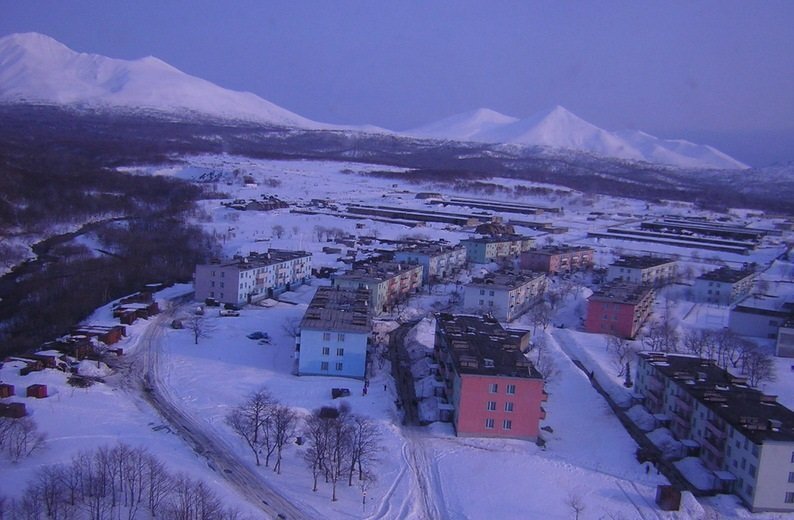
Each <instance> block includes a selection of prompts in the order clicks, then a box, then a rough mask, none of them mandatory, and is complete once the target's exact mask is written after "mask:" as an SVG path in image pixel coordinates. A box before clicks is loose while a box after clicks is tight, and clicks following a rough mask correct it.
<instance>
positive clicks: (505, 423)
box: [502, 419, 513, 430]
mask: <svg viewBox="0 0 794 520" xmlns="http://www.w3.org/2000/svg"><path fill="white" fill-rule="evenodd" d="M502 429H503V430H512V429H513V421H511V420H510V419H505V420H504V421H502Z"/></svg>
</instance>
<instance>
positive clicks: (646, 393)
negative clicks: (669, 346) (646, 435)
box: [636, 352, 794, 512]
mask: <svg viewBox="0 0 794 520" xmlns="http://www.w3.org/2000/svg"><path fill="white" fill-rule="evenodd" d="M636 391H637V392H638V393H639V394H640V395H642V396H643V397H644V398H645V406H646V407H647V408H648V410H649V411H650V412H652V413H655V414H664V415H666V416H668V417H670V419H671V421H670V424H671V427H670V429H671V431H672V432H673V434H674V435H675V436H676V437H677V438H678V439H681V440H684V439H688V440H690V441H694V443H696V445H697V446H698V447H699V448H700V449H699V455H698V456H699V458H700V459H701V461H702V462H703V464H704V465H705V466H706V467H707V468H708V469H710V470H711V471H713V472H714V475H715V482H714V488H715V489H717V490H718V491H721V492H731V493H734V494H736V495H737V496H738V497H739V498H741V499H742V501H743V502H744V503H745V504H746V505H747V506H748V507H749V508H750V509H751V510H752V511H754V512H755V511H794V412H792V411H791V410H789V409H788V408H786V407H784V406H783V405H781V404H780V403H778V402H776V398H775V397H774V396H768V395H764V394H763V393H762V392H759V391H758V390H754V389H751V388H748V387H747V385H746V381H745V380H744V379H742V378H738V377H735V376H733V375H732V374H730V373H729V372H727V371H725V370H722V369H721V368H719V367H717V366H716V365H715V364H714V362H713V361H711V360H704V359H700V358H695V357H690V356H676V355H670V354H667V355H665V354H663V353H648V352H645V353H641V354H640V355H639V359H638V367H637V373H636Z"/></svg>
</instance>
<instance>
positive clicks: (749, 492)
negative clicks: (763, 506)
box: [745, 484, 753, 496]
mask: <svg viewBox="0 0 794 520" xmlns="http://www.w3.org/2000/svg"><path fill="white" fill-rule="evenodd" d="M745 490H746V491H747V494H748V495H750V496H752V494H753V486H751V485H750V484H747V487H746V488H745Z"/></svg>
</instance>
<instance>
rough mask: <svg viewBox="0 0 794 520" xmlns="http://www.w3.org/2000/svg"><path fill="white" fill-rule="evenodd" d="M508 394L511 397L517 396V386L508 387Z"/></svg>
mask: <svg viewBox="0 0 794 520" xmlns="http://www.w3.org/2000/svg"><path fill="white" fill-rule="evenodd" d="M507 393H508V394H510V395H515V393H516V385H507Z"/></svg>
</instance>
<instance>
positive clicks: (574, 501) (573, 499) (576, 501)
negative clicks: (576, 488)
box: [565, 493, 585, 520]
mask: <svg viewBox="0 0 794 520" xmlns="http://www.w3.org/2000/svg"><path fill="white" fill-rule="evenodd" d="M565 504H566V505H567V506H568V507H570V508H571V511H572V512H573V514H574V519H575V520H579V515H581V514H582V512H583V511H584V509H585V507H584V500H582V497H581V496H580V495H578V494H576V493H570V494H569V495H568V499H567V500H566V501H565Z"/></svg>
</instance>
